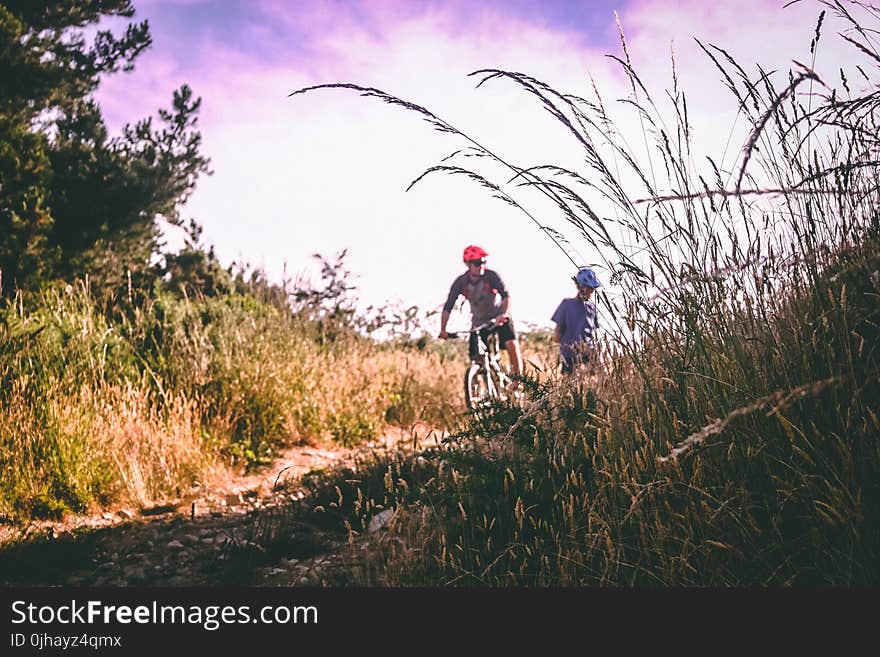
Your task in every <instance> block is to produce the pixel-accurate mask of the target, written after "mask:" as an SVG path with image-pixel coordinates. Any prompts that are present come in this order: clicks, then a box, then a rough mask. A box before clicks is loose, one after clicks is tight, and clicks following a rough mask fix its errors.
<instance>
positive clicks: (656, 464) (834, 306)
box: [326, 2, 880, 586]
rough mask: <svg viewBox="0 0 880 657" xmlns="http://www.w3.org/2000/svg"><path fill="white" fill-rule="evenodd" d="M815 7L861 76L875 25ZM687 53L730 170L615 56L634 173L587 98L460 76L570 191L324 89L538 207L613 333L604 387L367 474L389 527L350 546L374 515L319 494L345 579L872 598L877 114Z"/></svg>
mask: <svg viewBox="0 0 880 657" xmlns="http://www.w3.org/2000/svg"><path fill="white" fill-rule="evenodd" d="M821 4H823V5H825V6H826V7H828V8H829V9H830V10H831V11H832V13H833V14H834V18H835V19H837V20H838V22H840V23H842V25H843V30H844V31H843V32H842V34H843V37H844V38H845V39H847V40H850V41H851V42H853V43H855V44H856V45H857V46H858V50H859V52H861V53H862V54H866V55H867V57H868V61H867V66H865V67H864V68H863V67H860V68H859V69H858V70H859V71H861V74H862V75H864V76H865V77H868V73H867V72H866V70H865V69H866V68H867V69H868V70H870V71H873V70H875V68H876V62H878V61H880V57H878V56H877V54H876V53H877V48H876V44H875V43H874V36H873V35H874V34H875V31H874V25H873V24H874V22H876V16H875V15H874V14H873V13H871V12H870V11H866V12H864V15H863V18H861V19H856V18H854V17H853V14H852V13H851V12H852V11H857V10H859V9H860V8H863V6H862V5H859V4H858V3H836V2H835V3H821ZM824 18H825V15H824V12H823V13H822V16H821V17H820V19H819V22H818V25H817V28H816V36H815V39H814V43H813V48H814V49H815V48H816V44H817V43H821V42H820V37H821V30H820V27H821V25H822V21H823V20H824ZM859 20H863V21H869V23H867V25H868V27H863V26H862V25H861V24H860V23H859ZM704 50H705V52H706V54H707V56H709V57H711V58H712V60H713V61H714V62H715V63H716V64H717V66H718V69H719V72H720V74H721V76H722V79H723V80H724V81H725V84H727V85H728V87H729V88H730V90H731V91H732V93H733V94H734V100H735V102H736V103H737V104H738V106H739V108H740V110H741V112H743V113H745V114H746V116H747V117H748V119H749V121H750V123H751V126H752V129H751V132H750V134H748V135H747V138H746V139H745V146H744V150H743V152H742V154H741V157H740V160H739V162H738V165H737V168H735V169H731V170H730V171H728V172H727V173H725V172H724V171H722V170H721V169H720V168H719V167H718V166H716V165H715V163H714V161H713V160H712V159H711V158H709V159H708V162H709V163H710V165H711V167H710V170H709V173H708V174H704V172H702V170H701V167H700V166H698V164H697V162H698V160H697V159H696V157H695V156H694V154H693V150H694V145H693V135H692V133H691V128H690V125H689V123H688V120H687V105H686V100H685V96H684V93H683V92H682V91H681V90H680V89H678V87H677V80H675V79H674V86H673V89H672V90H671V91H670V93H669V98H670V99H671V101H672V110H673V111H672V116H673V117H674V119H673V121H674V122H673V123H671V124H667V123H665V122H664V119H663V118H662V117H663V113H662V112H661V111H660V110H659V109H658V107H657V105H655V102H654V100H653V99H652V98H651V96H650V95H649V94H648V91H647V86H646V85H645V84H643V81H642V80H640V79H639V77H638V75H637V73H636V70H635V68H634V66H633V65H632V62H630V61H629V58H628V55H627V49H626V42H625V40H624V41H623V56H622V57H621V58H619V60H618V61H619V62H620V63H621V65H622V68H623V70H624V71H625V72H626V74H627V75H628V76H629V80H630V82H631V91H632V94H631V96H630V98H628V99H627V103H628V104H629V105H630V106H635V107H636V109H637V111H638V113H639V115H640V116H641V117H642V121H643V125H644V133H643V135H642V136H639V140H640V141H644V142H646V143H648V144H649V146H650V147H651V148H652V154H651V156H650V159H649V160H647V161H646V160H645V158H644V156H641V155H640V154H638V153H636V152H635V151H633V150H632V149H630V148H629V147H628V145H627V141H626V140H625V138H624V137H625V136H623V135H620V134H619V133H618V132H617V131H616V130H614V129H612V128H613V125H614V123H613V118H612V117H611V116H610V115H609V113H608V111H607V110H606V105H605V103H604V102H603V100H602V99H601V97H599V96H598V95H597V96H596V97H595V98H593V99H590V100H587V99H584V98H582V97H580V96H576V95H573V94H567V93H563V92H559V91H557V90H555V89H553V88H551V87H550V86H548V85H546V84H544V83H542V82H540V81H539V80H536V79H534V78H532V77H530V76H527V75H524V74H522V73H516V72H509V71H500V70H485V71H479V72H477V74H479V75H481V76H482V79H483V82H486V81H488V80H507V81H509V82H511V83H513V84H516V85H519V86H520V87H521V88H522V89H523V90H524V91H525V92H526V93H527V94H529V95H530V97H532V98H536V99H537V100H538V102H540V103H541V104H542V105H543V106H544V107H545V108H546V109H548V111H549V112H550V114H551V115H552V116H553V117H555V118H556V119H557V120H558V121H560V122H561V124H562V125H563V126H564V127H565V129H566V130H568V131H569V133H570V134H571V136H572V138H573V139H574V140H575V141H576V143H577V144H579V146H580V147H581V149H582V153H583V169H582V170H578V171H575V170H571V169H564V168H562V167H559V166H555V165H538V166H519V165H514V164H511V163H509V162H507V161H505V160H504V159H502V157H500V156H498V155H496V154H495V153H493V152H491V151H489V150H488V149H485V148H483V147H482V146H481V145H480V143H479V142H477V141H476V140H474V139H472V138H471V137H469V136H467V135H465V134H464V133H461V132H460V131H458V130H457V129H456V128H454V127H453V126H451V125H449V124H448V123H446V122H445V121H443V120H442V119H440V118H439V117H437V116H436V115H434V114H432V113H431V112H430V111H429V110H427V109H425V108H422V107H420V106H418V105H414V104H412V103H408V102H406V101H402V100H400V99H397V98H395V97H393V96H391V95H390V94H387V93H385V92H382V91H380V90H376V89H366V88H362V87H359V86H357V85H347V84H346V85H326V86H336V87H346V88H354V89H358V90H360V91H361V92H362V93H364V94H365V95H368V96H373V97H378V98H379V99H381V100H383V101H385V102H389V103H391V104H394V105H399V106H403V107H405V108H407V109H408V110H410V111H414V112H417V113H418V114H420V115H421V116H422V117H423V118H425V119H426V120H427V121H429V123H431V124H432V125H433V126H434V127H435V128H437V129H439V130H441V131H442V132H444V133H448V134H453V135H455V136H457V137H458V138H462V139H465V140H467V141H468V142H469V147H470V149H471V151H477V152H479V153H480V154H481V155H483V158H482V160H483V161H489V162H494V163H496V164H501V165H503V166H505V167H508V168H509V169H510V170H512V171H513V172H514V178H513V183H514V185H508V186H507V187H505V186H504V185H503V184H502V183H495V182H492V181H491V180H490V177H489V175H488V174H485V173H482V172H480V171H475V170H468V169H464V168H462V167H458V166H456V165H454V164H445V165H443V166H439V167H433V168H432V169H431V170H429V171H430V172H435V171H446V172H449V173H454V174H460V173H466V174H467V175H469V176H471V177H472V178H473V179H474V180H475V181H477V182H478V183H480V184H483V185H484V186H486V187H488V188H489V189H490V190H492V192H493V193H495V194H496V195H498V196H500V197H501V198H503V199H504V200H506V201H507V202H510V203H513V204H514V205H516V206H517V207H521V208H522V209H523V210H524V212H526V213H527V214H528V215H529V217H531V218H532V219H534V217H533V215H532V214H531V213H529V211H528V209H527V206H528V203H527V201H528V199H527V198H525V197H522V196H519V197H516V194H517V193H518V191H522V190H527V191H528V190H532V191H537V193H539V194H542V195H543V196H544V197H547V198H549V199H551V200H552V201H553V202H554V203H555V204H556V206H557V207H558V208H559V210H560V212H561V213H562V216H563V217H564V219H565V220H566V221H567V222H568V223H569V225H570V226H571V227H572V228H574V229H575V231H576V233H577V234H578V235H579V236H580V237H581V238H582V239H583V240H585V241H586V242H588V243H589V244H591V245H593V246H594V247H596V249H597V250H598V252H599V253H601V254H602V256H603V258H604V266H605V267H606V268H607V272H608V273H609V275H610V278H611V279H612V281H613V282H614V283H615V284H616V285H617V287H618V288H619V290H620V291H621V292H620V296H619V298H617V299H614V298H610V297H607V296H606V297H601V296H600V300H601V301H602V302H603V305H602V306H601V311H602V312H604V313H605V314H606V318H608V319H611V320H612V322H613V323H614V324H615V325H616V327H617V330H615V331H613V332H610V333H609V334H608V335H607V336H606V343H605V345H604V352H605V353H604V362H605V363H606V365H607V370H606V371H605V372H604V373H602V374H601V375H599V376H593V377H591V378H577V377H576V378H575V379H574V380H571V381H566V382H562V383H560V382H554V381H552V380H551V381H549V382H535V383H533V384H532V388H533V394H532V403H531V405H530V406H528V407H527V408H525V409H524V410H522V411H517V410H516V409H511V408H499V409H498V412H497V413H496V414H495V415H494V416H492V417H490V418H487V419H484V420H482V421H480V422H479V423H477V424H474V425H473V426H471V428H470V429H469V430H468V431H465V432H463V433H462V434H461V435H460V436H458V438H457V439H456V440H453V441H451V442H450V444H449V445H448V446H447V447H446V448H445V449H441V450H437V451H435V452H432V453H430V454H425V455H421V457H419V458H420V459H421V460H417V459H416V460H410V461H406V463H405V465H394V464H382V466H381V467H382V468H386V467H387V468H388V469H387V475H388V476H387V477H384V478H383V484H384V488H382V489H380V490H379V491H378V492H376V491H375V488H374V489H373V491H372V492H371V494H372V495H373V497H372V498H371V499H373V500H374V501H376V503H380V502H381V504H382V505H383V506H386V505H391V506H392V507H393V508H395V509H396V512H397V513H396V516H395V518H396V520H395V522H394V523H393V524H392V525H391V528H390V529H391V531H390V532H386V533H379V534H370V533H369V532H367V531H366V530H367V521H368V520H369V517H370V514H369V513H367V514H364V513H363V509H364V506H365V505H364V504H363V503H362V502H359V503H358V504H357V505H355V504H354V503H353V500H361V499H362V498H363V496H364V495H365V494H366V493H365V492H364V490H365V489H364V487H363V486H362V487H361V488H358V487H355V486H353V485H349V486H348V487H347V488H346V487H345V486H343V485H341V483H340V482H337V483H336V484H335V485H336V486H337V491H338V492H339V497H340V502H344V501H345V500H348V503H349V505H350V506H349V507H345V504H344V503H340V504H339V506H340V507H341V508H347V509H348V511H347V515H345V514H343V515H344V516H345V518H346V519H347V522H348V523H349V526H350V527H351V528H352V529H351V531H352V536H353V538H355V537H359V536H361V535H367V536H368V537H369V540H368V548H367V549H366V552H364V551H363V550H362V549H361V547H360V541H359V542H358V545H359V547H358V552H357V555H362V554H367V555H369V556H368V557H367V558H363V557H361V556H358V557H357V560H356V564H357V566H358V569H357V570H356V571H355V572H356V575H355V580H356V581H358V583H368V584H370V583H372V584H376V583H381V584H426V583H430V584H456V585H462V584H465V585H475V584H482V585H569V586H570V585H576V586H583V585H607V586H621V585H631V586H680V585H691V586H747V585H748V586H751V585H767V586H790V585H802V586H803V585H833V586H855V585H876V584H877V583H878V582H880V568H878V563H880V559H878V557H880V440H878V438H880V420H878V415H880V408H878V406H880V380H878V375H880V368H878V365H880V363H878V349H877V348H878V326H880V304H878V303H877V300H878V295H880V273H878V272H880V221H878V214H877V207H878V202H880V198H878V189H880V187H878V169H877V161H878V158H877V155H878V141H877V137H876V134H877V130H876V127H877V114H876V112H877V110H878V98H880V97H878V95H877V93H876V92H875V91H871V90H870V89H869V90H868V91H864V92H861V93H859V92H858V91H855V90H853V89H851V88H850V86H849V84H848V82H847V76H846V74H845V73H843V72H842V73H841V76H842V77H841V80H842V87H841V88H838V89H830V88H829V87H823V88H822V89H823V93H824V94H825V95H817V94H816V93H813V94H812V95H809V96H806V97H805V96H802V95H798V94H796V93H794V91H795V90H797V89H799V88H800V89H804V88H807V87H809V85H811V84H813V85H815V88H814V91H815V89H818V83H819V80H818V77H817V76H816V74H815V73H814V72H813V71H812V70H810V69H806V68H803V69H802V70H799V71H794V72H792V73H790V75H789V77H788V78H785V79H783V80H782V81H781V82H779V79H780V76H779V75H772V74H767V73H766V72H765V71H763V70H762V69H761V68H760V67H758V69H757V72H756V73H754V74H749V73H748V72H747V71H746V70H745V69H744V68H743V67H741V66H740V65H739V64H738V63H737V62H736V61H735V60H734V59H733V57H731V56H730V55H729V53H727V52H726V51H724V50H722V49H719V48H714V47H711V48H710V47H704ZM872 66H873V68H871V67H872ZM849 74H850V75H849V80H853V79H856V78H855V76H854V75H853V71H849ZM825 84H829V81H827V80H826V81H825ZM804 98H807V100H804ZM642 137H643V139H642ZM633 141H636V140H633ZM516 184H519V185H520V187H519V188H517V187H516ZM632 244H638V245H640V248H639V249H638V250H634V249H633V248H631V247H629V246H626V245H632ZM402 473H405V474H402ZM364 478H365V480H366V479H368V477H367V476H366V475H365V476H364Z"/></svg>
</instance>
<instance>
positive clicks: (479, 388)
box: [464, 363, 491, 411]
mask: <svg viewBox="0 0 880 657" xmlns="http://www.w3.org/2000/svg"><path fill="white" fill-rule="evenodd" d="M464 400H465V403H467V407H468V410H471V411H473V410H476V409H479V408H483V407H485V406H486V405H487V404H488V403H489V402H490V401H491V388H490V387H489V373H488V372H487V371H486V370H485V369H484V368H483V366H482V365H479V364H477V363H472V364H471V366H470V367H469V368H467V370H466V371H465V373H464Z"/></svg>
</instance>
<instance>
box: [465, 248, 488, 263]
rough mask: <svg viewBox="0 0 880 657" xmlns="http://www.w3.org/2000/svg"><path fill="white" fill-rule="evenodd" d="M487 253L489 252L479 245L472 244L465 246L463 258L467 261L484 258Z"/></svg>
mask: <svg viewBox="0 0 880 657" xmlns="http://www.w3.org/2000/svg"><path fill="white" fill-rule="evenodd" d="M487 255H489V254H488V253H486V252H485V251H484V250H483V249H481V248H480V247H479V246H475V245H474V244H471V245H470V246H466V247H464V253H463V254H462V256H461V259H462V260H464V261H465V262H467V261H468V260H480V259H482V258H485V257H486V256H487Z"/></svg>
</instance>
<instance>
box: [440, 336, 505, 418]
mask: <svg viewBox="0 0 880 657" xmlns="http://www.w3.org/2000/svg"><path fill="white" fill-rule="evenodd" d="M494 326H496V324H495V320H494V319H493V320H490V321H488V322H486V323H484V324H480V325H479V326H475V327H474V328H472V329H471V330H470V331H468V332H467V334H466V335H468V336H470V335H471V334H472V333H476V335H477V359H476V360H472V361H471V363H470V365H468V368H467V370H465V373H464V399H465V403H466V404H467V407H468V410H471V411H476V410H479V409H481V408H486V407H487V406H491V405H492V403H493V402H495V401H507V400H508V399H510V397H511V393H512V392H513V391H512V389H511V384H512V383H513V381H512V380H511V378H510V375H509V374H508V373H507V369H506V368H505V366H504V365H502V363H501V350H500V347H499V344H498V333H497V332H496V331H492V332H491V333H489V335H488V336H487V339H484V338H483V335H482V333H481V332H482V331H483V330H484V329H488V328H492V327H494ZM462 334H464V331H458V332H454V333H449V334H448V335H449V337H450V338H453V339H455V338H458V337H460V336H461V335H462ZM514 396H515V395H514Z"/></svg>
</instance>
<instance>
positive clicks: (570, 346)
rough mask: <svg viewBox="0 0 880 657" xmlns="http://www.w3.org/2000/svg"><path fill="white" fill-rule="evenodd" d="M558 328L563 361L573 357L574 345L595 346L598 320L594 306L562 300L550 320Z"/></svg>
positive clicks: (587, 302)
mask: <svg viewBox="0 0 880 657" xmlns="http://www.w3.org/2000/svg"><path fill="white" fill-rule="evenodd" d="M550 319H551V320H553V322H555V323H556V325H557V326H558V327H559V334H560V335H559V351H560V353H561V354H562V357H563V358H565V359H568V358H571V357H572V356H573V355H574V349H575V347H574V346H575V345H576V344H577V343H579V342H586V343H587V344H588V345H590V346H593V345H594V344H595V338H596V329H597V328H598V325H599V324H598V319H597V317H596V304H595V303H593V302H592V301H586V302H584V301H581V300H580V299H578V298H573V299H563V300H562V303H560V304H559V307H558V308H557V309H556V312H555V313H553V317H551V318H550Z"/></svg>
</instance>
